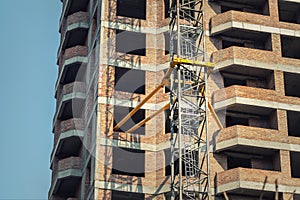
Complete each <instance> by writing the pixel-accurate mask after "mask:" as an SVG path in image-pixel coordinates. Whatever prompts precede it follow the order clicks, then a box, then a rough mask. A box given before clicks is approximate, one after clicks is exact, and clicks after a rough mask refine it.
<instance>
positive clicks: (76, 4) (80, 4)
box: [66, 1, 88, 16]
mask: <svg viewBox="0 0 300 200" xmlns="http://www.w3.org/2000/svg"><path fill="white" fill-rule="evenodd" d="M68 3H70V8H69V11H68V13H66V14H67V15H68V16H69V15H72V14H74V13H76V12H80V11H83V12H86V11H87V10H88V1H72V2H68Z"/></svg>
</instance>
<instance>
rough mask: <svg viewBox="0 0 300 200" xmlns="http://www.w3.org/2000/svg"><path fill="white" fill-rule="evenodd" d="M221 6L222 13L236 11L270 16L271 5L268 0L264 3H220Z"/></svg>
mask: <svg viewBox="0 0 300 200" xmlns="http://www.w3.org/2000/svg"><path fill="white" fill-rule="evenodd" d="M219 2H220V5H221V13H224V12H227V11H230V10H235V11H241V12H248V13H254V14H260V15H269V5H268V1H267V0H262V1H248V2H246V1H244V2H240V1H235V0H233V1H219Z"/></svg>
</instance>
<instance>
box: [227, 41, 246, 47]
mask: <svg viewBox="0 0 300 200" xmlns="http://www.w3.org/2000/svg"><path fill="white" fill-rule="evenodd" d="M232 46H236V47H244V46H245V45H244V44H243V43H242V42H234V41H226V40H222V48H223V49H226V48H228V47H232Z"/></svg>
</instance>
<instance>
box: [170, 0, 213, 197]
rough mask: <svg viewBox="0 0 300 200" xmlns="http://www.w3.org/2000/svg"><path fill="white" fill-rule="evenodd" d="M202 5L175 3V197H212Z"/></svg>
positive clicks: (195, 0) (190, 0)
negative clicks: (176, 164)
mask: <svg viewBox="0 0 300 200" xmlns="http://www.w3.org/2000/svg"><path fill="white" fill-rule="evenodd" d="M203 3H204V2H203V0H172V1H171V2H170V35H171V37H170V38H171V42H170V44H171V51H170V52H171V66H172V65H173V66H174V69H175V70H173V71H172V74H171V88H170V89H171V94H170V110H171V131H172V136H171V153H172V160H171V169H172V176H171V182H172V183H171V184H172V185H171V189H172V199H180V200H182V199H210V181H209V142H208V130H207V107H208V101H207V100H206V96H205V91H206V79H207V67H212V66H211V64H209V63H205V62H204V61H206V59H205V44H204V23H203V22H204V19H203V6H204V5H203ZM174 61H175V62H174ZM181 61H182V62H181ZM184 61H188V62H184ZM172 63H173V64H172ZM198 63H202V64H198ZM177 159H178V160H179V162H175V161H176V160H177ZM175 163H179V164H178V165H179V166H175Z"/></svg>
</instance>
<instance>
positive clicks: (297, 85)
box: [284, 72, 300, 97]
mask: <svg viewBox="0 0 300 200" xmlns="http://www.w3.org/2000/svg"><path fill="white" fill-rule="evenodd" d="M284 89H285V96H293V97H300V74H294V73H288V72H284Z"/></svg>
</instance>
